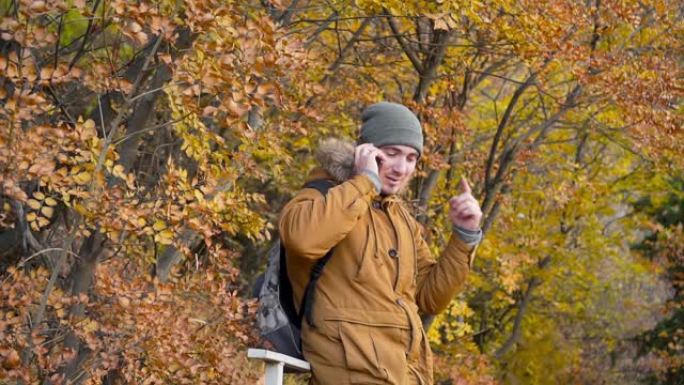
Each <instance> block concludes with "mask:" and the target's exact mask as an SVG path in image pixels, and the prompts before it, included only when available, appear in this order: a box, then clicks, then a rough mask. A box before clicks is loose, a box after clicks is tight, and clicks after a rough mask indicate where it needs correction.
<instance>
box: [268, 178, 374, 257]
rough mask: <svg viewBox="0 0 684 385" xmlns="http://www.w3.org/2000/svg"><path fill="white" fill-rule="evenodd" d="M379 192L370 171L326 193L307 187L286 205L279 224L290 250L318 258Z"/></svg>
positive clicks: (350, 226) (284, 241)
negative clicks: (369, 175) (367, 174)
mask: <svg viewBox="0 0 684 385" xmlns="http://www.w3.org/2000/svg"><path fill="white" fill-rule="evenodd" d="M376 194H377V191H376V189H375V185H374V184H373V182H372V181H371V179H370V178H369V177H368V176H366V175H356V176H354V177H353V178H351V179H349V180H348V181H345V182H344V183H341V184H339V185H337V186H335V187H333V188H331V189H330V190H328V193H327V194H326V195H325V196H323V195H322V194H321V193H320V192H318V191H316V190H314V189H308V188H307V189H303V190H302V191H301V192H300V193H299V194H297V196H296V197H295V198H294V199H292V200H291V201H290V202H288V203H287V205H285V207H284V208H283V211H282V213H281V216H280V221H279V224H278V228H279V230H280V239H281V240H282V242H283V245H284V246H285V249H286V250H287V252H288V253H291V254H292V255H298V256H301V257H304V258H309V259H318V258H321V257H323V256H324V255H325V253H327V252H328V250H330V249H331V248H333V246H335V245H336V244H338V243H339V242H340V241H341V240H342V239H344V237H345V236H346V235H347V234H348V233H349V232H350V231H351V230H352V228H353V227H354V225H355V224H356V223H357V222H358V221H359V218H361V216H362V215H363V214H364V213H365V212H366V211H367V210H368V207H369V205H368V202H370V200H371V199H372V198H373V197H374V196H375V195H376Z"/></svg>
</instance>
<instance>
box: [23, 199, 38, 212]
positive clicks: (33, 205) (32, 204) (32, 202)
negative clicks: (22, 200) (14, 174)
mask: <svg viewBox="0 0 684 385" xmlns="http://www.w3.org/2000/svg"><path fill="white" fill-rule="evenodd" d="M26 204H27V205H28V207H30V208H32V209H34V210H38V209H39V208H40V202H38V201H37V200H35V199H29V200H28V201H26Z"/></svg>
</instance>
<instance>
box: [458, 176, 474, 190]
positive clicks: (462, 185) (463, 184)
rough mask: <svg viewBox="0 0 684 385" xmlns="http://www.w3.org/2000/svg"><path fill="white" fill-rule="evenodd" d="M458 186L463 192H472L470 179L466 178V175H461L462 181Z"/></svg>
mask: <svg viewBox="0 0 684 385" xmlns="http://www.w3.org/2000/svg"><path fill="white" fill-rule="evenodd" d="M458 187H459V189H460V190H461V192H464V193H472V190H471V189H470V185H469V184H468V180H467V179H466V177H461V182H459V184H458Z"/></svg>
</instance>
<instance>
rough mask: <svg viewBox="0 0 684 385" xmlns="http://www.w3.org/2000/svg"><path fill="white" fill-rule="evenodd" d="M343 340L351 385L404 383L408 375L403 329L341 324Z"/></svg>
mask: <svg viewBox="0 0 684 385" xmlns="http://www.w3.org/2000/svg"><path fill="white" fill-rule="evenodd" d="M339 327H340V337H341V341H342V348H343V350H344V357H345V363H346V366H347V369H348V371H349V380H350V382H351V383H352V384H388V383H389V384H402V383H403V381H404V376H405V373H406V372H407V364H406V356H405V353H404V351H405V350H404V347H403V346H402V344H401V332H402V331H403V329H399V328H393V327H378V326H370V325H366V324H359V323H351V322H340V323H339Z"/></svg>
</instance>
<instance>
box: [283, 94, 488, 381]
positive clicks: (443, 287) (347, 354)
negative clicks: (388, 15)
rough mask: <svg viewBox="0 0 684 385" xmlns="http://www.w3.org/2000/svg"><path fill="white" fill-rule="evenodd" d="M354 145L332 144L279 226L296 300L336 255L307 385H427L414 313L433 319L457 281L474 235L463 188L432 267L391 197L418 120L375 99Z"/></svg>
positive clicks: (307, 352)
mask: <svg viewBox="0 0 684 385" xmlns="http://www.w3.org/2000/svg"><path fill="white" fill-rule="evenodd" d="M362 120H363V124H362V126H361V133H360V137H359V140H358V143H359V144H358V145H357V146H356V147H354V146H353V145H352V144H351V143H345V142H342V141H339V140H328V141H326V142H324V143H322V145H321V148H320V149H319V151H318V154H317V160H318V162H319V163H320V167H318V168H316V169H314V170H313V171H312V172H311V175H310V176H309V180H310V181H311V180H320V179H330V180H334V181H335V182H336V183H337V185H336V186H335V187H332V188H330V189H329V190H328V192H327V194H325V195H323V194H321V193H320V192H319V191H317V190H316V189H312V188H305V189H303V190H302V191H300V192H299V193H298V194H297V196H296V197H295V198H294V199H293V200H292V201H290V202H289V203H288V204H287V205H286V206H285V208H284V209H283V212H282V215H281V218H280V223H279V228H280V236H281V239H282V242H283V244H284V245H285V249H286V255H287V266H288V275H289V277H290V280H291V282H292V286H293V291H294V296H295V303H297V304H299V303H301V299H302V295H303V292H304V290H305V286H306V284H307V282H308V281H309V275H310V272H311V269H312V267H313V266H314V265H315V263H316V261H317V260H318V259H320V258H321V257H323V256H324V255H325V254H326V253H327V252H328V250H330V249H333V248H334V252H333V254H332V257H331V258H330V260H329V261H328V263H327V265H326V266H325V268H324V270H323V273H322V275H321V277H320V279H319V281H318V283H317V286H316V289H315V290H316V294H315V295H316V301H315V304H314V306H313V309H312V325H310V324H309V323H308V322H304V323H303V325H302V349H303V353H304V357H305V358H306V359H307V360H308V361H309V362H310V363H311V368H312V380H311V382H312V383H313V384H315V385H324V384H331V385H332V384H335V385H340V384H398V385H405V384H406V385H408V384H423V385H429V384H432V353H431V351H430V346H429V344H428V340H427V338H426V335H425V331H424V330H423V327H422V324H421V320H420V316H419V315H418V311H419V310H420V311H422V312H423V313H425V314H437V313H438V312H440V311H442V310H443V309H444V308H445V307H446V306H447V305H448V304H449V302H450V301H451V299H452V298H453V297H454V295H455V294H456V293H457V291H458V290H459V289H460V287H461V286H462V285H463V283H464V281H465V279H466V275H467V273H468V271H469V270H470V267H471V265H472V261H473V256H474V253H475V247H476V246H477V244H478V243H479V241H480V239H481V237H482V235H481V230H480V228H479V223H480V219H481V217H482V212H481V211H480V207H479V204H478V203H477V201H476V200H475V198H473V196H472V194H471V192H470V187H469V186H468V184H467V182H465V181H462V182H461V187H462V189H463V192H462V193H461V194H460V195H457V196H455V197H453V198H451V199H450V201H449V202H450V211H449V219H450V220H451V222H452V224H453V226H454V227H453V234H452V235H451V238H450V240H449V243H448V245H447V246H446V248H445V250H444V251H443V253H442V255H441V257H440V258H439V259H438V260H435V259H434V258H433V257H432V256H431V255H430V250H429V248H428V245H427V244H426V242H425V240H424V239H423V237H422V236H421V230H420V226H419V224H418V223H417V222H416V221H415V220H414V218H413V217H412V216H411V215H410V213H409V211H408V210H407V208H406V207H405V205H404V203H403V201H402V200H401V198H400V197H399V193H400V192H401V191H402V190H403V189H404V187H406V186H407V184H408V183H409V181H410V179H411V177H412V175H413V173H414V171H415V168H416V163H417V162H418V160H419V158H420V155H421V154H422V151H423V134H422V129H421V126H420V122H419V121H418V119H417V118H416V116H415V115H414V114H413V113H412V112H411V111H410V110H409V109H408V108H406V107H404V106H402V105H399V104H394V103H387V102H382V103H377V104H374V105H372V106H370V107H368V108H367V109H366V110H365V111H364V112H363V114H362Z"/></svg>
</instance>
